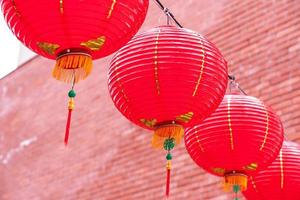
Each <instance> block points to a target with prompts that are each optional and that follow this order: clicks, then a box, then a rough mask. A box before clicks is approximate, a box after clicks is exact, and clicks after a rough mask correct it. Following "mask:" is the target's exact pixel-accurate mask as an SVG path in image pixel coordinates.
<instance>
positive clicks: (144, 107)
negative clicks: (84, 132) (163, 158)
mask: <svg viewBox="0 0 300 200" xmlns="http://www.w3.org/2000/svg"><path fill="white" fill-rule="evenodd" d="M227 76H228V75H227V65H226V61H225V60H224V58H223V56H222V55H221V53H220V51H219V50H218V49H217V48H216V47H215V45H214V44H212V43H211V42H209V41H208V40H207V39H205V38H204V37H203V36H201V35H199V34H198V33H196V32H194V31H191V30H188V29H184V28H177V27H175V26H160V27H157V28H154V29H151V30H149V31H147V32H145V33H142V34H139V35H137V36H135V37H134V38H133V39H132V40H131V41H130V42H129V43H128V44H127V45H126V46H124V47H123V48H121V49H120V50H119V51H118V52H117V54H116V55H115V56H114V58H113V60H112V62H111V65H110V69H109V81H108V85H109V91H110V94H111V97H112V100H113V101H114V103H115V106H116V107H117V108H118V110H119V111H120V112H121V113H122V114H123V115H124V116H125V117H127V118H128V119H129V120H130V121H132V122H133V123H135V124H137V125H138V126H141V127H143V128H146V129H150V130H154V132H155V134H154V136H153V140H152V145H153V146H154V147H156V148H164V149H166V150H167V151H168V152H169V151H170V150H171V149H172V148H173V147H174V145H175V144H177V143H179V141H180V139H181V138H182V134H183V128H184V127H188V126H192V125H195V124H197V123H199V122H200V121H202V120H203V119H204V118H205V117H207V116H208V115H210V114H211V113H212V112H213V111H214V110H215V109H216V108H217V107H218V105H219V103H220V102H221V100H222V98H223V96H224V94H225V89H226V86H227V79H228V78H227ZM167 159H168V160H169V164H168V166H167V169H169V168H170V160H171V155H170V154H168V155H167Z"/></svg>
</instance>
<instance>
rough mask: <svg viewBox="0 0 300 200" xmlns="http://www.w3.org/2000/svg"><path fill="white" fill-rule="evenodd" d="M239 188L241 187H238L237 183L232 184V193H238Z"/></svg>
mask: <svg viewBox="0 0 300 200" xmlns="http://www.w3.org/2000/svg"><path fill="white" fill-rule="evenodd" d="M240 189H241V188H240V186H239V185H234V186H233V192H234V193H238V192H239V191H240Z"/></svg>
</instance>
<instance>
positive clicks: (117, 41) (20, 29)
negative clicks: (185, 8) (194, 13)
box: [0, 0, 149, 144]
mask: <svg viewBox="0 0 300 200" xmlns="http://www.w3.org/2000/svg"><path fill="white" fill-rule="evenodd" d="M0 3H1V7H2V10H3V13H4V16H5V20H6V21H7V23H8V25H9V27H10V28H11V30H12V31H13V33H14V34H15V35H16V37H17V38H18V39H19V40H20V41H21V42H22V43H23V44H24V45H25V46H27V47H28V48H30V49H31V50H33V51H34V52H36V53H37V54H40V55H42V56H44V57H47V58H50V59H56V65H55V67H54V69H53V72H52V75H53V77H54V78H56V79H58V80H61V81H64V82H67V83H72V89H71V90H70V92H69V97H70V99H69V103H68V109H69V114H68V120H67V126H66V136H65V143H66V144H67V142H68V135H69V126H70V120H71V113H72V110H73V109H74V97H75V96H76V94H75V92H74V90H73V88H74V84H75V83H77V82H78V81H80V80H82V79H85V78H86V77H87V76H88V75H89V74H90V73H91V70H92V60H93V59H97V58H101V57H104V56H107V55H109V54H111V53H113V52H115V51H116V50H118V49H119V48H121V47H122V46H123V45H125V44H126V43H127V42H128V41H129V40H130V39H131V38H132V37H133V35H135V33H136V32H137V31H138V29H139V28H140V26H141V25H142V23H143V21H144V19H145V16H146V12H147V9H148V4H149V2H148V0H97V1H96V0H56V1H43V2H40V1H36V0H26V1H24V0H1V1H0Z"/></svg>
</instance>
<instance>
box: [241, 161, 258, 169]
mask: <svg viewBox="0 0 300 200" xmlns="http://www.w3.org/2000/svg"><path fill="white" fill-rule="evenodd" d="M257 167H258V164H257V163H250V164H249V165H247V166H245V167H244V169H246V170H250V171H255V170H257Z"/></svg>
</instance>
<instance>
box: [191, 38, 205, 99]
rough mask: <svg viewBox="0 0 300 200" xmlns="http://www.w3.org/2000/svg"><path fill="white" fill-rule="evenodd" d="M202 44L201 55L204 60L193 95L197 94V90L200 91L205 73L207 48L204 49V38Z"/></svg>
mask: <svg viewBox="0 0 300 200" xmlns="http://www.w3.org/2000/svg"><path fill="white" fill-rule="evenodd" d="M200 45H201V57H202V62H201V68H200V74H199V77H198V80H197V83H196V86H195V89H194V92H193V97H194V96H196V94H197V92H198V88H199V85H200V82H201V79H202V75H203V69H204V64H205V50H204V44H203V42H202V40H200Z"/></svg>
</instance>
